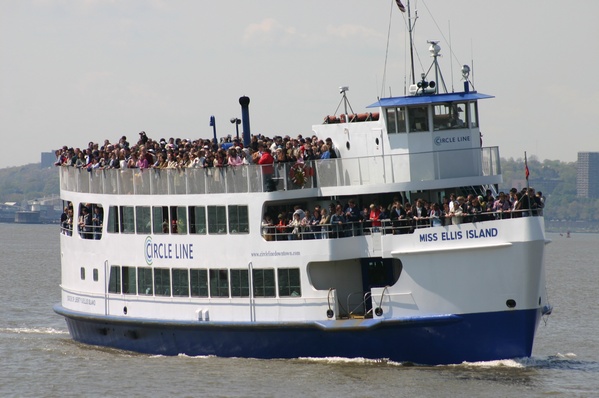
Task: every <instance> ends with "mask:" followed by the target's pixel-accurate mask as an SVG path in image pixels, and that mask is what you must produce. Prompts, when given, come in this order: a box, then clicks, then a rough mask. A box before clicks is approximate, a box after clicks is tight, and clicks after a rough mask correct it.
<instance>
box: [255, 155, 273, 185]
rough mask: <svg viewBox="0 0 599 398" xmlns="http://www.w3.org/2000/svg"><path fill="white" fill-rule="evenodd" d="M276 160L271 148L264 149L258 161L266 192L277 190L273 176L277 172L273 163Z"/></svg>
mask: <svg viewBox="0 0 599 398" xmlns="http://www.w3.org/2000/svg"><path fill="white" fill-rule="evenodd" d="M274 162H275V159H274V158H273V157H272V155H271V154H270V148H262V155H261V156H260V159H259V160H258V164H259V165H260V166H261V167H262V183H263V184H264V191H265V192H272V191H274V190H275V186H274V181H273V179H272V176H273V174H274V172H275V169H274V167H273V163H274Z"/></svg>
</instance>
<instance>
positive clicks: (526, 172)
mask: <svg viewBox="0 0 599 398" xmlns="http://www.w3.org/2000/svg"><path fill="white" fill-rule="evenodd" d="M524 174H525V175H526V196H527V197H528V198H527V199H528V200H527V202H528V214H529V215H531V216H532V203H530V200H531V197H530V186H529V185H528V176H529V175H530V170H528V159H527V158H526V151H524Z"/></svg>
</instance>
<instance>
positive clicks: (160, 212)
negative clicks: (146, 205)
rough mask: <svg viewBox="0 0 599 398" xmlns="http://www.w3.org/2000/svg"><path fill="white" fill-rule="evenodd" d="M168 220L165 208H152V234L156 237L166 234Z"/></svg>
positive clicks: (166, 208)
mask: <svg viewBox="0 0 599 398" xmlns="http://www.w3.org/2000/svg"><path fill="white" fill-rule="evenodd" d="M168 231H169V219H168V207H167V206H154V207H152V232H154V233H155V234H157V235H161V234H168Z"/></svg>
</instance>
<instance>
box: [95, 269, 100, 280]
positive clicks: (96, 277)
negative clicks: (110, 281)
mask: <svg viewBox="0 0 599 398" xmlns="http://www.w3.org/2000/svg"><path fill="white" fill-rule="evenodd" d="M98 280H99V278H98V269H97V268H94V282H97V281H98Z"/></svg>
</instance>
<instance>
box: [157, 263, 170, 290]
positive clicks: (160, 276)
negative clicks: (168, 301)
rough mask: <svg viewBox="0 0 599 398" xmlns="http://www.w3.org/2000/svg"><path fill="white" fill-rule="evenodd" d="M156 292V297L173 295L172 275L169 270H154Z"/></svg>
mask: <svg viewBox="0 0 599 398" xmlns="http://www.w3.org/2000/svg"><path fill="white" fill-rule="evenodd" d="M154 292H155V294H156V296H170V295H171V273H170V270H169V269H168V268H154Z"/></svg>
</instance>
